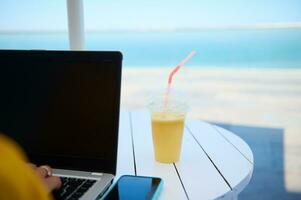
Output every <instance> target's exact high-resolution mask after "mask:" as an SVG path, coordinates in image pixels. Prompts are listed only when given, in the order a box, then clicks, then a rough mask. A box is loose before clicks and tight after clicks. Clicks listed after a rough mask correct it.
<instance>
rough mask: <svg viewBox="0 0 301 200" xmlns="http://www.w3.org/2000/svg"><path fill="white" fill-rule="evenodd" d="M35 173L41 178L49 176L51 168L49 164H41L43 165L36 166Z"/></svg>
mask: <svg viewBox="0 0 301 200" xmlns="http://www.w3.org/2000/svg"><path fill="white" fill-rule="evenodd" d="M36 173H37V174H38V176H40V177H41V178H45V177H47V176H49V173H52V169H51V168H50V167H49V166H46V165H43V166H40V167H38V168H36Z"/></svg>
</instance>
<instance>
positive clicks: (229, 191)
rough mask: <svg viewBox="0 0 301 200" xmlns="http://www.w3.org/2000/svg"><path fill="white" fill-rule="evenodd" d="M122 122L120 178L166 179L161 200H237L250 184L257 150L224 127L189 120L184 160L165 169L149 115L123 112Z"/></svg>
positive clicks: (184, 143)
mask: <svg viewBox="0 0 301 200" xmlns="http://www.w3.org/2000/svg"><path fill="white" fill-rule="evenodd" d="M119 123H120V126H119V144H118V161H117V178H118V177H119V176H121V175H125V174H130V175H140V176H156V177H161V178H162V179H163V180H164V185H163V189H162V191H161V195H160V198H159V199H160V200H165V199H166V200H170V199H172V200H175V199H235V198H236V197H237V195H238V194H239V193H240V192H241V191H242V190H243V189H244V188H245V186H247V184H248V183H249V181H250V179H251V176H252V172H253V154H252V151H251V150H250V148H249V146H248V145H247V144H246V143H245V142H244V141H243V140H242V139H241V138H239V137H238V136H236V135H235V134H233V133H232V132H230V131H227V130H225V129H223V128H220V127H218V126H215V125H212V124H209V123H206V122H204V121H200V120H191V119H187V120H186V121H185V130H184V136H183V144H182V152H181V158H180V161H178V162H177V163H174V164H161V163H159V162H156V161H155V159H154V153H153V144H152V135H151V120H150V114H149V113H148V112H147V111H146V110H141V111H135V112H126V111H123V112H121V114H120V122H119ZM117 178H116V179H117Z"/></svg>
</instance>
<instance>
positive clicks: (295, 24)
mask: <svg viewBox="0 0 301 200" xmlns="http://www.w3.org/2000/svg"><path fill="white" fill-rule="evenodd" d="M270 29H276V30H277V29H301V22H292V23H267V24H252V25H230V26H208V27H199V28H192V27H183V28H169V29H155V28H153V29H103V30H90V29H87V30H86V33H127V32H128V33H152V32H175V33H176V32H200V31H227V30H229V31H231V30H270ZM67 32H68V30H67V29H65V30H0V34H51V33H53V34H54V33H67Z"/></svg>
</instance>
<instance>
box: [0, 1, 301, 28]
mask: <svg viewBox="0 0 301 200" xmlns="http://www.w3.org/2000/svg"><path fill="white" fill-rule="evenodd" d="M83 2H84V12H85V19H84V20H85V29H86V30H88V31H102V30H104V31H108V30H178V29H181V30H182V29H199V28H210V27H214V28H216V27H217V28H218V27H227V26H241V25H250V26H251V25H255V24H271V23H281V24H287V23H300V24H301V12H300V11H301V0H151V1H150V0H83ZM66 30H67V8H66V1H65V0H0V31H66Z"/></svg>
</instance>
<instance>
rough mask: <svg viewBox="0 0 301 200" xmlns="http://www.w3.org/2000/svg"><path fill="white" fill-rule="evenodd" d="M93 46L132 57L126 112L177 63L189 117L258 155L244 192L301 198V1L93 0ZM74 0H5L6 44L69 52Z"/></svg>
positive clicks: (2, 27)
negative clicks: (70, 7) (221, 131)
mask: <svg viewBox="0 0 301 200" xmlns="http://www.w3.org/2000/svg"><path fill="white" fill-rule="evenodd" d="M83 5H84V23H85V41H86V43H85V49H87V50H118V51H122V52H123V55H124V64H123V80H122V99H121V104H122V109H124V110H127V109H128V110H132V109H141V108H145V107H146V104H147V96H148V94H149V93H151V92H152V91H156V90H163V89H164V88H166V84H167V76H168V73H169V72H170V70H171V69H172V68H173V67H174V66H175V65H176V64H177V63H178V62H179V61H181V60H182V59H183V58H184V57H185V56H186V55H187V54H188V53H189V52H190V51H191V50H195V51H196V52H197V54H196V55H195V57H193V59H191V61H189V63H187V65H186V66H185V67H183V68H182V69H181V71H180V72H179V73H178V74H177V75H176V77H175V79H174V83H173V84H174V85H173V87H174V88H175V89H177V90H181V91H182V92H184V93H185V94H186V99H187V102H188V104H189V106H190V113H189V117H191V118H196V119H201V120H206V121H209V122H212V123H216V124H218V125H220V126H223V127H225V128H227V129H229V130H231V131H233V132H235V133H236V134H237V135H239V136H240V137H242V138H243V139H244V140H245V141H246V142H247V143H248V144H249V145H250V147H251V149H252V150H253V153H254V160H255V166H254V174H253V177H252V180H251V182H250V184H249V185H248V186H247V188H246V189H245V190H244V191H243V192H242V193H241V194H240V196H239V197H240V198H241V199H255V198H256V199H301V124H300V122H301V12H300V10H301V1H299V0H277V1H275V0H273V1H272V0H253V1H247V0H220V1H210V0H202V1H201V0H186V1H183V0H172V1H171V0H160V1H159V0H153V1H138V0H127V1H122V0H110V1H109V0H102V1H99V0H89V1H88V0H84V1H83ZM67 28H68V24H67V7H66V1H64V0H51V1H40V0H27V1H20V0H19V1H18V0H0V48H1V49H63V50H67V49H69V43H68V32H67Z"/></svg>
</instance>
